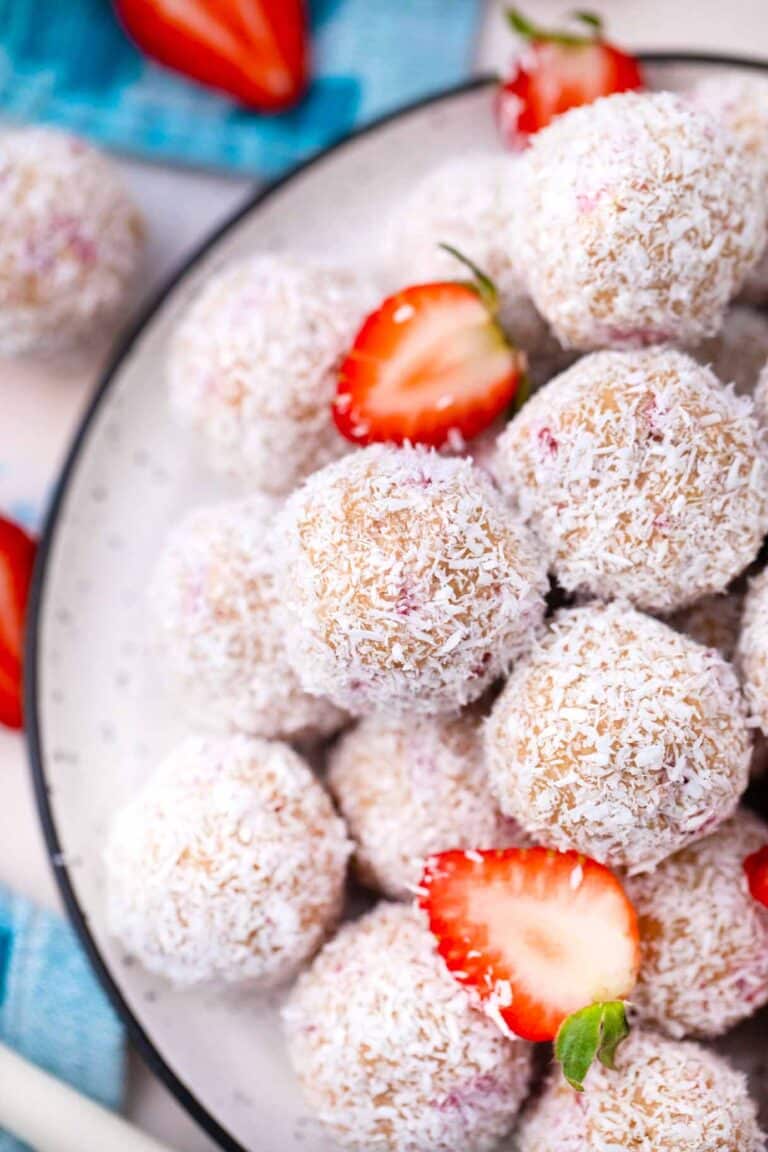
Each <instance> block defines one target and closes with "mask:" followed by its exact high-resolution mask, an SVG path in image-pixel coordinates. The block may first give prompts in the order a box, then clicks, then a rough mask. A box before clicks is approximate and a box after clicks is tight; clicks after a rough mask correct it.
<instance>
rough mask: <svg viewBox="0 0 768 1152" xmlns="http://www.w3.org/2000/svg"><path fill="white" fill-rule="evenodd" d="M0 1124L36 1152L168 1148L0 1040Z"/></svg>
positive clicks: (153, 1151) (120, 1151)
mask: <svg viewBox="0 0 768 1152" xmlns="http://www.w3.org/2000/svg"><path fill="white" fill-rule="evenodd" d="M0 1128H5V1129H7V1131H9V1132H11V1133H13V1135H14V1136H17V1137H18V1138H19V1139H20V1140H24V1141H26V1143H27V1144H31V1145H32V1147H33V1148H34V1149H35V1150H36V1152H169V1150H168V1149H167V1148H166V1147H164V1145H162V1144H160V1143H158V1141H156V1140H153V1139H152V1138H151V1137H150V1136H146V1135H145V1134H144V1133H143V1132H140V1131H139V1130H138V1129H137V1128H133V1127H131V1125H130V1124H128V1123H126V1121H125V1120H122V1119H121V1118H120V1117H119V1116H115V1115H114V1114H113V1113H112V1112H109V1111H107V1109H106V1108H102V1107H101V1106H100V1105H99V1104H94V1103H93V1101H92V1100H88V1099H87V1098H86V1097H85V1096H81V1095H80V1094H79V1093H78V1092H75V1090H74V1088H69V1087H67V1085H66V1084H62V1083H61V1081H60V1080H56V1079H54V1077H53V1076H49V1075H48V1073H47V1072H42V1071H41V1070H40V1069H39V1068H36V1067H35V1065H34V1064H30V1063H28V1062H27V1061H26V1060H23V1059H22V1058H21V1056H17V1055H16V1053H15V1052H11V1050H10V1049H9V1048H6V1047H4V1046H3V1045H2V1044H0Z"/></svg>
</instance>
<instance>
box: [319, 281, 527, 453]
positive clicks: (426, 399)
mask: <svg viewBox="0 0 768 1152" xmlns="http://www.w3.org/2000/svg"><path fill="white" fill-rule="evenodd" d="M523 365H524V359H523V357H522V356H521V354H520V353H519V352H517V351H516V350H515V349H514V348H512V346H511V345H510V344H509V342H508V341H507V339H506V337H505V335H504V333H503V331H502V329H501V328H500V326H499V325H498V323H497V322H496V320H495V319H494V317H493V315H492V314H491V313H490V312H489V310H488V306H487V305H486V303H485V302H484V301H483V299H482V296H481V294H480V293H479V292H478V291H477V289H476V288H475V287H474V286H472V285H470V284H465V283H461V282H452V281H445V282H438V283H434V284H419V285H414V286H412V287H410V288H406V289H404V290H403V291H402V292H398V293H397V294H395V295H394V296H390V297H389V298H388V299H386V300H385V301H384V302H383V304H382V305H381V307H380V308H379V309H378V310H377V311H376V312H374V313H372V314H371V315H370V316H369V317H368V318H367V320H366V321H365V323H364V324H363V326H362V328H361V329H360V331H359V333H358V334H357V337H356V339H355V341H354V344H353V346H352V348H351V350H350V352H349V353H348V355H347V356H346V358H345V360H344V362H343V364H342V366H341V369H340V371H339V378H338V387H337V395H336V399H335V401H334V405H333V416H334V420H335V423H336V426H337V428H338V429H339V431H340V432H341V434H342V435H343V436H344V437H346V439H348V440H352V441H353V442H354V443H356V444H371V443H374V442H381V441H388V442H391V443H395V444H402V443H403V442H405V441H410V442H412V443H421V444H429V445H432V446H435V447H439V446H440V445H442V444H444V443H445V442H446V441H447V440H448V439H449V438H450V436H451V434H452V433H453V434H458V435H459V436H461V437H462V438H463V439H464V440H469V439H471V438H472V437H473V436H477V435H478V434H479V433H480V432H482V431H483V430H484V429H485V428H487V427H488V426H489V425H490V424H492V423H493V421H494V420H495V419H496V417H497V416H499V415H500V414H501V413H502V412H503V411H504V409H505V408H506V407H507V406H508V405H509V403H510V401H511V400H512V398H513V396H514V394H515V391H516V389H517V385H518V382H519V379H520V376H521V372H522V368H523Z"/></svg>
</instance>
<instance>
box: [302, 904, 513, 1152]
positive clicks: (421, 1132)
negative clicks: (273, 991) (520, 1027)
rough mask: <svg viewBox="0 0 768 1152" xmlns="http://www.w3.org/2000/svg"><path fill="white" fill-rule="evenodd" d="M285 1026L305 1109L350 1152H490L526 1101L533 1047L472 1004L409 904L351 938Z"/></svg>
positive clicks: (319, 971)
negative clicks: (357, 1151) (354, 1151)
mask: <svg viewBox="0 0 768 1152" xmlns="http://www.w3.org/2000/svg"><path fill="white" fill-rule="evenodd" d="M283 1019H284V1024H285V1032H286V1037H287V1041H288V1051H289V1054H290V1057H291V1061H292V1063H293V1066H294V1069H295V1071H296V1074H297V1076H298V1078H299V1081H300V1084H301V1088H302V1090H303V1093H304V1097H305V1100H306V1103H307V1105H308V1107H309V1108H310V1109H311V1110H312V1112H314V1113H315V1114H316V1116H317V1117H318V1119H319V1120H320V1121H321V1122H322V1123H323V1124H324V1125H325V1126H326V1127H327V1129H328V1131H329V1132H330V1134H331V1135H332V1136H333V1138H334V1139H335V1140H337V1141H338V1143H339V1144H340V1145H341V1146H342V1147H344V1148H352V1149H361V1148H366V1149H368V1148H370V1149H373V1148H375V1149H381V1150H386V1152H485V1150H486V1149H489V1150H490V1149H492V1148H495V1146H496V1143H497V1141H498V1140H499V1139H500V1138H501V1137H502V1136H504V1135H505V1134H506V1133H507V1132H508V1131H509V1129H510V1128H511V1126H512V1123H513V1121H514V1118H515V1115H516V1113H517V1111H518V1109H519V1108H520V1105H521V1104H522V1102H523V1100H524V1098H525V1095H526V1092H527V1088H528V1082H529V1077H530V1070H531V1046H530V1045H529V1044H527V1043H526V1042H525V1041H522V1040H516V1039H513V1040H509V1039H507V1038H505V1037H504V1036H503V1035H502V1033H501V1032H500V1030H499V1029H498V1028H497V1027H496V1025H495V1024H493V1023H492V1022H491V1021H490V1020H489V1019H488V1018H487V1017H486V1016H485V1015H483V1014H482V1012H480V1011H479V1010H478V1009H476V1008H474V1007H473V1006H472V1002H471V1000H470V997H469V994H468V993H467V991H466V990H465V989H463V988H462V987H461V986H460V985H459V984H458V983H456V982H455V981H454V980H453V979H452V978H451V976H450V975H449V973H448V971H447V969H446V968H445V966H444V964H443V962H442V960H441V959H440V957H439V956H438V955H437V952H436V950H435V945H434V941H433V939H432V936H431V935H430V932H429V930H428V928H427V926H426V922H425V921H424V919H423V918H422V914H421V913H420V912H419V911H417V910H416V909H414V908H411V907H408V906H407V905H403V904H380V905H379V906H378V907H377V908H375V909H374V910H373V912H370V913H369V914H368V915H367V916H365V917H363V919H362V920H359V921H357V922H356V923H354V924H348V925H347V926H346V927H344V928H342V929H341V931H340V932H339V934H338V935H337V936H336V937H335V938H334V939H333V940H332V941H331V942H330V943H329V944H327V945H326V946H325V948H324V949H323V950H322V952H321V953H320V955H319V956H318V957H317V959H316V960H315V962H314V963H313V965H312V967H311V968H310V969H309V970H308V971H307V972H305V973H304V974H303V975H302V976H301V977H300V979H299V982H298V984H297V985H296V987H295V989H294V990H293V992H292V993H291V995H290V998H289V1000H288V1003H287V1005H286V1007H285V1009H284V1012H283Z"/></svg>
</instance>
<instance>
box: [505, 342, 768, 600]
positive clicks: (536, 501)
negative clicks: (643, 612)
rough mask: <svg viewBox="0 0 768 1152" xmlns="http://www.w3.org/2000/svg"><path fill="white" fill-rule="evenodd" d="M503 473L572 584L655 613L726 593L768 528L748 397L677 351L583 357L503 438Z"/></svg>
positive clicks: (757, 434) (765, 482)
mask: <svg viewBox="0 0 768 1152" xmlns="http://www.w3.org/2000/svg"><path fill="white" fill-rule="evenodd" d="M493 474H494V476H495V477H496V479H497V480H498V482H499V483H500V484H501V486H502V489H503V491H504V492H505V493H506V495H507V497H508V498H509V499H510V500H511V501H512V502H513V503H516V504H517V506H518V507H519V508H520V510H521V512H522V513H523V516H524V517H525V519H526V520H528V521H529V522H530V524H531V526H532V528H533V530H534V531H535V532H536V533H537V534H538V536H539V538H540V539H541V541H542V544H543V546H544V548H545V549H546V551H547V554H548V556H549V557H550V560H551V563H552V567H553V569H554V571H555V574H556V575H557V578H558V580H559V581H560V583H561V584H562V585H563V587H564V588H566V589H567V590H568V591H571V592H576V593H584V594H590V595H593V596H598V597H601V598H606V599H609V598H612V597H625V598H627V599H629V600H631V601H632V602H633V603H635V604H636V605H637V606H638V607H641V608H647V609H649V610H651V611H657V612H670V611H672V610H674V609H675V608H680V607H684V606H685V605H686V604H689V603H692V602H693V601H695V600H698V599H699V598H700V597H701V596H704V595H707V594H709V593H712V592H720V591H722V590H723V589H724V588H725V587H726V586H727V585H728V583H729V582H730V581H731V579H733V577H734V576H736V575H737V574H738V573H739V572H741V571H742V570H743V569H744V568H745V567H746V566H747V565H748V564H749V563H750V561H752V560H753V559H754V557H755V556H756V555H757V552H758V549H759V547H760V544H761V542H762V539H763V536H764V535H765V533H766V530H768V449H767V448H766V439H765V433H764V432H763V431H762V429H761V428H760V426H759V425H758V422H757V419H756V417H755V413H754V407H753V404H752V401H751V400H750V399H749V398H748V397H737V396H736V395H735V394H734V392H733V389H732V388H725V387H723V386H722V384H721V383H720V382H719V381H718V380H717V379H716V378H715V376H714V375H713V374H712V373H711V372H710V371H709V370H708V369H706V368H703V367H701V366H700V365H698V364H696V363H695V361H693V360H692V359H691V358H690V357H689V356H686V355H684V354H683V353H681V352H675V351H672V350H671V349H663V348H659V349H650V350H647V351H641V352H598V353H594V354H592V355H590V356H585V357H583V359H581V360H580V361H579V362H578V363H577V364H575V365H574V366H573V367H572V368H570V369H569V370H568V371H567V372H564V373H562V374H561V375H560V376H557V377H556V378H555V379H554V380H552V381H551V382H550V383H549V384H548V385H547V386H546V387H544V388H542V389H541V390H540V391H539V392H537V393H536V394H535V396H533V398H532V399H531V400H530V401H529V402H528V403H527V404H526V405H525V406H524V408H523V409H522V411H521V412H520V413H519V415H518V416H517V417H516V418H515V419H514V420H513V421H512V422H511V423H510V424H509V426H508V427H507V429H506V431H505V432H504V433H502V435H501V437H500V438H499V440H498V443H497V451H496V456H495V460H494V465H493Z"/></svg>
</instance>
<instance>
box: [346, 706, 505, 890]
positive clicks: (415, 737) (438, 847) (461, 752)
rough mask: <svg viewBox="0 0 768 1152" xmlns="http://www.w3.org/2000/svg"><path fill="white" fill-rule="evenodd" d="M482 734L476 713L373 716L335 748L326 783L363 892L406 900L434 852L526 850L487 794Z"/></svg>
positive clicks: (489, 794)
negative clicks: (367, 888) (345, 830)
mask: <svg viewBox="0 0 768 1152" xmlns="http://www.w3.org/2000/svg"><path fill="white" fill-rule="evenodd" d="M480 725H481V717H480V714H479V712H477V711H474V710H472V711H469V712H465V713H463V714H462V715H461V716H459V717H455V718H454V717H432V716H429V717H428V716H424V717H413V716H402V717H390V716H386V717H384V716H380V715H377V716H371V717H369V718H368V719H366V720H363V721H361V723H360V724H358V725H357V727H356V728H353V729H352V730H351V731H350V732H348V733H346V735H345V736H343V737H342V739H341V740H340V741H339V743H338V744H337V745H336V747H335V749H334V750H333V752H332V754H331V759H330V765H329V773H328V784H329V786H330V789H331V791H332V793H333V795H334V797H335V798H336V802H337V804H338V806H339V808H340V810H341V813H342V815H343V817H344V819H345V820H346V822H347V826H348V828H349V831H350V835H351V836H352V839H353V840H354V841H355V862H356V865H357V870H358V874H359V876H360V878H361V880H362V881H363V883H365V884H368V885H369V886H370V887H373V888H376V889H378V890H380V891H381V892H384V893H385V894H386V895H388V896H392V897H394V898H396V899H405V898H407V897H408V896H409V895H410V894H412V892H413V890H414V888H415V887H416V886H417V885H418V883H419V880H420V879H421V873H422V868H423V863H424V859H425V857H427V856H429V855H430V854H431V853H433V852H444V851H447V850H448V849H450V848H504V847H508V846H511V845H515V844H519V843H520V841H521V838H522V833H521V831H520V829H519V828H518V827H517V825H516V824H515V823H514V822H513V821H510V820H506V819H505V818H504V817H503V816H502V815H501V813H500V812H499V810H498V807H497V805H496V802H495V800H494V798H493V795H492V793H491V789H490V784H489V782H488V774H487V772H486V770H485V764H484V762H483V744H482V734H481V728H480Z"/></svg>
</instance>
